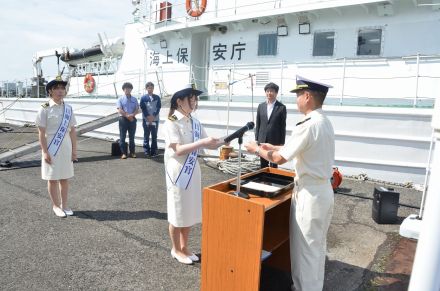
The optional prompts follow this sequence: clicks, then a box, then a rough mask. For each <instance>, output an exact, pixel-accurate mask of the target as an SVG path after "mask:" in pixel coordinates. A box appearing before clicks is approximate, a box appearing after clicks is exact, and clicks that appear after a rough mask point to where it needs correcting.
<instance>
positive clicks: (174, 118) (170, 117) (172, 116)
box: [168, 114, 177, 121]
mask: <svg viewBox="0 0 440 291" xmlns="http://www.w3.org/2000/svg"><path fill="white" fill-rule="evenodd" d="M168 119H169V120H171V121H176V120H177V116H176V115H174V114H173V115H171V116H169V117H168Z"/></svg>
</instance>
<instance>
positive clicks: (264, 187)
mask: <svg viewBox="0 0 440 291" xmlns="http://www.w3.org/2000/svg"><path fill="white" fill-rule="evenodd" d="M242 187H246V188H247V189H251V190H258V191H264V192H276V191H278V190H280V189H282V187H278V186H272V185H267V184H262V183H257V182H252V181H250V182H248V183H246V184H244V185H242Z"/></svg>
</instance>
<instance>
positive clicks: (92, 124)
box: [0, 112, 119, 163]
mask: <svg viewBox="0 0 440 291" xmlns="http://www.w3.org/2000/svg"><path fill="white" fill-rule="evenodd" d="M118 119H119V113H117V112H115V113H112V114H110V115H107V116H104V117H101V118H98V119H95V120H92V121H89V122H87V123H84V124H81V125H79V126H78V127H77V128H76V134H77V136H80V135H82V134H84V133H87V132H90V131H92V130H95V129H97V128H101V127H103V126H106V125H109V124H111V123H114V122H116V121H117V120H118ZM38 149H40V143H39V142H38V141H34V142H32V143H28V144H25V145H22V146H20V147H18V148H15V149H11V150H9V151H7V152H4V153H1V154H0V163H7V162H10V161H11V160H13V159H16V158H19V157H22V156H24V155H27V154H30V153H33V152H35V151H37V150H38Z"/></svg>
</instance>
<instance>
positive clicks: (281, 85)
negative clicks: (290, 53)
mask: <svg viewBox="0 0 440 291" xmlns="http://www.w3.org/2000/svg"><path fill="white" fill-rule="evenodd" d="M280 71H281V73H280V74H281V80H280V92H281V96H280V101H282V100H283V77H284V61H283V60H282V61H281V70H280Z"/></svg>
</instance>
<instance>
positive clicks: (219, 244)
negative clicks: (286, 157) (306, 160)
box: [201, 168, 294, 291]
mask: <svg viewBox="0 0 440 291" xmlns="http://www.w3.org/2000/svg"><path fill="white" fill-rule="evenodd" d="M259 172H268V173H274V174H279V175H283V176H289V177H293V176H294V173H293V172H289V171H285V170H282V169H275V168H264V169H261V170H259V171H257V172H253V173H249V174H246V175H243V176H242V178H243V179H245V178H246V177H249V176H251V175H255V174H256V173H259ZM234 180H236V179H235V178H234V179H231V180H228V181H225V182H222V183H219V184H216V185H213V186H210V187H206V188H204V189H203V217H202V280H201V290H202V291H211V290H221V291H223V290H228V291H232V290H240V291H243V290H253V291H256V290H259V285H260V272H261V267H262V264H267V265H268V266H270V267H275V268H278V269H281V270H283V271H286V272H290V252H289V217H290V203H291V196H292V190H289V191H286V192H284V193H281V194H280V195H278V196H276V197H274V198H265V197H259V196H255V195H252V194H250V197H251V198H250V199H243V198H240V197H237V196H235V195H233V194H231V193H232V192H234V189H232V188H231V186H230V184H229V183H230V182H233V181H234ZM262 250H265V251H267V252H270V253H271V256H270V257H268V258H267V259H266V260H264V261H263V262H262V260H261V255H262Z"/></svg>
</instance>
